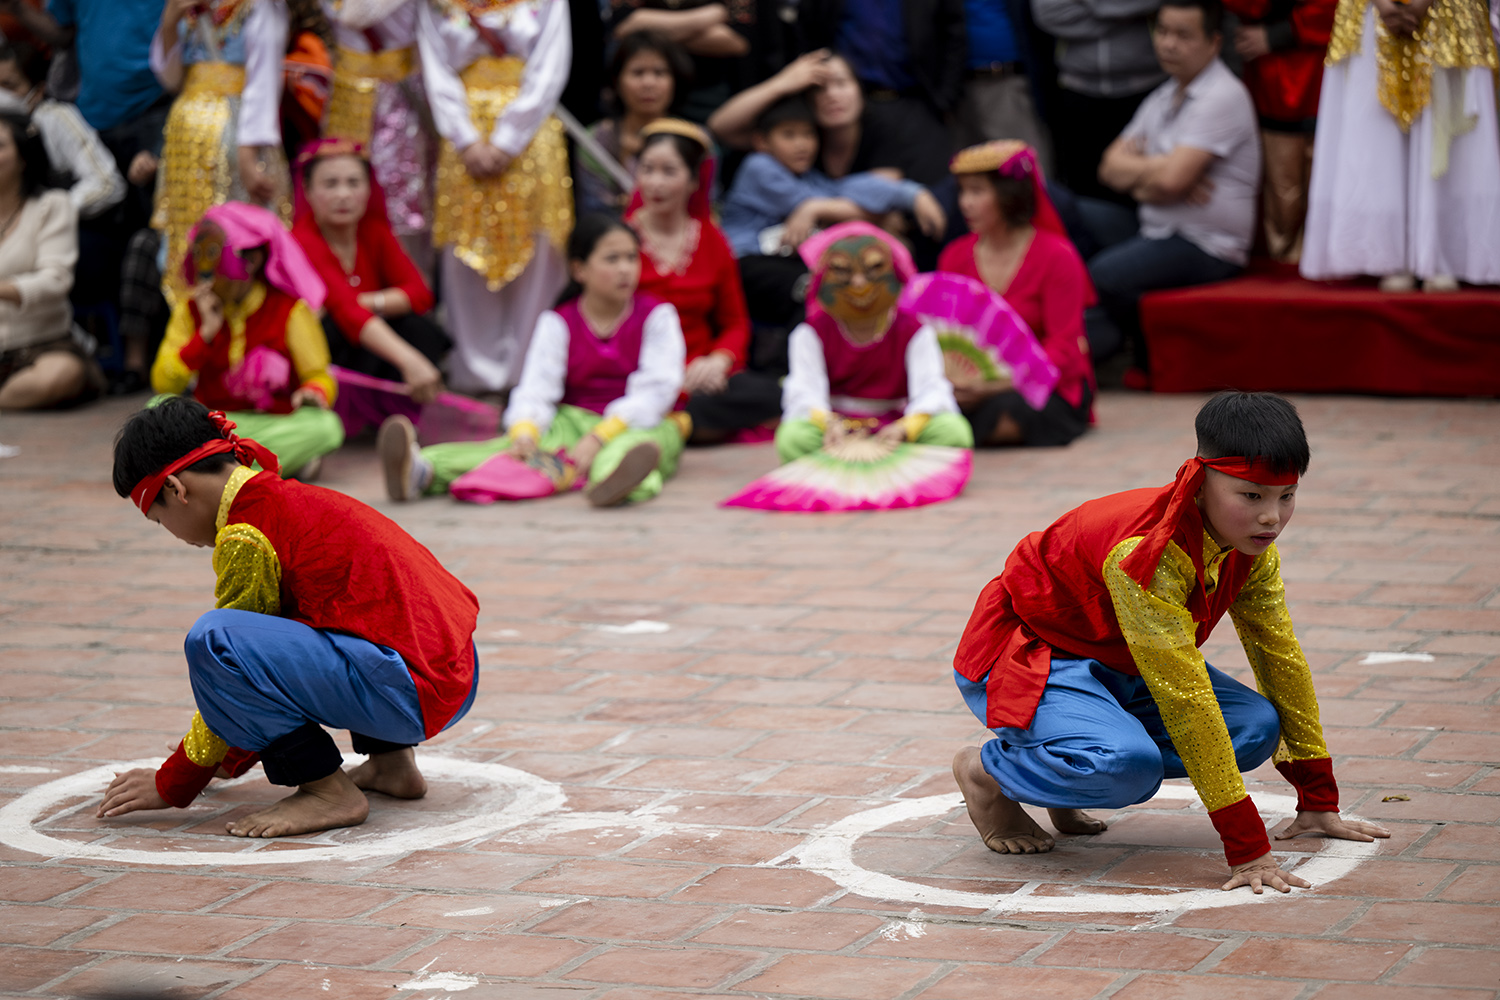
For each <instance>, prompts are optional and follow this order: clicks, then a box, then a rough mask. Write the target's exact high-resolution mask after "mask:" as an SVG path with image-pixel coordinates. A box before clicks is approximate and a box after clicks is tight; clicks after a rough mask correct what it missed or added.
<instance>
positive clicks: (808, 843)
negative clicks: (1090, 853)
mask: <svg viewBox="0 0 1500 1000" xmlns="http://www.w3.org/2000/svg"><path fill="white" fill-rule="evenodd" d="M1156 798H1158V799H1173V800H1179V801H1180V800H1184V799H1186V800H1190V801H1192V802H1194V803H1196V802H1197V800H1198V795H1197V793H1196V792H1194V791H1193V789H1192V787H1191V786H1188V785H1162V786H1161V790H1160V791H1158V792H1157V793H1156ZM963 801H964V799H963V796H962V795H959V794H952V795H930V796H928V797H926V798H921V799H903V800H901V801H899V802H894V803H892V804H891V805H888V806H881V807H879V808H877V809H869V810H866V811H865V812H861V813H855V814H854V815H853V816H849V817H846V818H844V819H842V820H840V821H839V822H837V823H834V824H833V825H832V826H830V827H828V828H827V829H825V830H820V831H819V832H817V833H814V834H812V835H811V836H809V837H808V838H807V840H805V841H804V842H803V843H802V845H801V846H800V847H797V848H795V849H793V850H791V851H789V852H788V856H789V857H791V858H795V859H796V861H797V867H800V868H805V869H807V870H808V871H812V872H817V873H818V874H820V875H825V876H827V877H828V878H831V879H833V880H834V881H835V882H837V883H838V884H839V885H841V886H843V887H844V888H845V889H848V890H849V891H850V892H855V893H858V894H859V895H861V896H868V897H870V898H871V899H888V900H895V901H897V902H908V903H918V904H923V905H928V906H957V907H963V908H966V909H982V910H985V911H986V912H987V913H990V914H1003V913H1015V912H1018V911H1026V912H1029V913H1161V912H1165V911H1168V910H1196V909H1207V908H1210V907H1216V906H1236V905H1239V904H1241V903H1251V902H1260V901H1264V900H1269V899H1272V898H1281V897H1282V894H1281V893H1279V892H1276V891H1274V890H1267V891H1266V892H1265V893H1263V894H1262V895H1259V896H1257V895H1256V894H1255V893H1253V892H1251V891H1250V890H1249V889H1238V890H1235V891H1233V892H1224V891H1223V890H1221V889H1218V888H1213V889H1187V890H1183V891H1181V892H1165V893H1162V892H1140V893H1130V892H1125V893H1122V892H1120V891H1119V890H1118V889H1117V888H1116V889H1115V891H1113V892H1088V891H1084V890H1082V889H1080V890H1077V891H1074V892H1072V893H1071V894H1069V895H1066V896H1037V895H1033V892H1034V890H1035V889H1036V888H1038V887H1039V886H1040V885H1041V884H1042V880H1038V881H1035V882H1028V883H1027V884H1026V885H1024V886H1022V887H1021V888H1020V889H1018V890H1016V891H1015V892H1012V893H1007V894H1003V895H1002V894H995V895H990V894H988V893H982V892H967V891H964V890H959V889H943V888H938V887H935V886H928V885H921V884H919V883H916V882H907V881H905V880H903V879H899V878H896V877H895V876H892V875H882V874H880V873H879V872H872V871H870V870H869V869H867V868H863V867H861V866H860V865H859V864H857V863H856V862H855V860H854V844H855V842H856V841H858V840H859V838H860V837H862V836H864V835H865V834H867V833H871V832H873V831H875V830H879V829H882V828H884V827H887V826H890V825H891V824H893V823H900V822H902V821H903V820H911V819H925V818H928V817H932V816H941V815H943V814H944V813H947V812H949V811H951V810H953V809H955V808H958V807H962V805H963ZM1255 802H1256V805H1257V807H1258V808H1259V809H1260V810H1261V812H1262V814H1263V815H1265V814H1273V815H1274V814H1285V813H1295V812H1296V809H1297V800H1296V799H1295V798H1292V797H1291V796H1287V795H1271V794H1267V793H1264V792H1258V793H1256V795H1255ZM1198 808H1199V809H1200V810H1201V808H1202V807H1201V806H1199V807H1198ZM1345 818H1346V819H1357V818H1358V817H1355V816H1353V815H1351V814H1346V816H1345ZM1270 825H1271V823H1270V822H1269V818H1268V822H1267V827H1269V826H1270ZM1319 843H1320V844H1321V849H1320V850H1319V851H1318V852H1317V853H1316V854H1314V855H1312V856H1311V857H1310V858H1309V859H1308V860H1306V861H1304V862H1303V863H1302V864H1300V865H1298V866H1297V868H1296V873H1297V874H1298V875H1300V876H1301V877H1302V878H1305V879H1307V880H1308V881H1309V882H1311V883H1313V885H1314V886H1318V885H1324V884H1327V883H1329V882H1332V881H1334V880H1335V879H1340V878H1343V877H1344V876H1345V875H1348V874H1349V873H1350V872H1352V871H1353V870H1354V869H1355V868H1357V867H1359V865H1360V864H1361V863H1362V862H1364V861H1365V860H1366V859H1368V858H1371V857H1373V856H1374V855H1375V853H1376V852H1377V851H1378V850H1379V847H1378V845H1377V843H1374V842H1369V843H1366V842H1359V841H1353V840H1327V841H1321V842H1319ZM1273 849H1274V848H1273ZM1292 853H1295V852H1292ZM1111 888H1114V887H1111ZM1292 891H1293V893H1294V894H1295V893H1296V892H1298V891H1300V890H1297V889H1293V890H1292Z"/></svg>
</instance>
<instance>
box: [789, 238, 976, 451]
mask: <svg viewBox="0 0 1500 1000" xmlns="http://www.w3.org/2000/svg"><path fill="white" fill-rule="evenodd" d="M803 255H804V257H805V258H806V260H807V261H808V264H809V266H810V267H811V268H812V272H813V278H812V282H811V284H810V285H809V287H808V295H807V301H808V315H807V322H805V323H802V324H800V325H798V327H797V328H796V329H795V330H793V331H792V336H791V341H790V346H789V356H790V360H791V372H790V374H788V375H787V377H786V382H785V384H784V385H783V389H782V417H781V426H780V427H779V428H777V431H776V452H777V454H778V455H779V456H780V457H781V460H782V461H783V462H790V461H792V460H793V459H797V458H801V457H802V456H803V455H808V454H811V453H812V452H814V451H817V450H818V449H819V448H821V447H823V446H824V445H825V444H831V443H833V441H834V440H835V439H837V438H841V437H843V436H844V434H845V433H846V432H847V425H846V423H845V421H846V419H852V420H854V421H856V422H862V421H868V420H874V421H876V422H879V423H881V424H882V425H883V426H882V427H881V429H880V430H879V431H878V432H877V436H878V437H882V438H885V439H887V440H894V441H896V442H900V441H911V442H916V443H918V444H936V445H948V446H950V447H957V448H972V447H974V435H973V433H972V432H971V431H970V430H969V424H968V421H966V420H964V418H963V416H962V415H961V414H960V413H959V411H958V404H957V403H956V402H955V401H954V398H953V386H952V384H951V383H949V381H948V379H947V377H946V376H945V375H944V374H943V352H942V349H941V348H940V347H939V346H938V340H937V333H936V332H935V331H934V330H933V329H932V327H930V326H927V325H925V324H923V322H922V321H921V320H920V319H918V318H917V317H916V316H915V315H914V314H913V313H910V312H907V311H906V310H904V309H901V308H900V307H899V306H897V304H896V300H897V298H898V297H899V296H900V294H901V288H902V286H903V285H904V284H905V283H906V282H907V280H908V279H910V278H911V276H912V275H913V274H915V273H916V268H915V266H914V265H913V264H912V260H911V256H910V254H908V253H907V251H906V248H905V247H904V246H902V245H901V244H900V243H898V242H897V241H896V240H895V239H893V238H892V237H891V236H890V235H888V234H887V233H885V232H883V231H882V230H880V229H877V228H876V227H875V226H872V225H870V224H869V223H866V222H845V223H842V224H840V225H837V226H834V227H833V228H832V229H828V230H825V231H824V232H822V233H819V234H818V235H817V236H816V237H815V238H814V239H811V240H809V241H807V243H805V244H804V245H803Z"/></svg>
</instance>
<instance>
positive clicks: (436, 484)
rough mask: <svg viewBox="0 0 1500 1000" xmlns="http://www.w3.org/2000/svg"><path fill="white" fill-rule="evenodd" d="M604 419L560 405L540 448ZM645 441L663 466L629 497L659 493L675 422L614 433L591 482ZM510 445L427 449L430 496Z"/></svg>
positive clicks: (673, 465)
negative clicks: (654, 448)
mask: <svg viewBox="0 0 1500 1000" xmlns="http://www.w3.org/2000/svg"><path fill="white" fill-rule="evenodd" d="M603 419H604V418H603V417H601V416H600V415H599V414H597V413H593V412H591V411H589V410H583V409H579V408H578V407H576V406H568V405H566V404H564V405H562V406H559V407H558V408H557V415H556V416H554V417H553V418H552V426H551V427H548V428H547V433H545V434H543V435H542V440H541V441H540V442H538V444H537V447H538V448H540V449H541V450H542V451H548V452H557V451H562V450H564V449H567V448H571V447H573V446H574V445H575V444H577V443H578V442H579V441H582V440H583V439H584V437H586V436H587V435H588V433H589V432H590V431H592V430H593V429H594V428H595V427H596V426H597V425H598V424H599V422H600V421H601V420H603ZM965 426H968V425H967V424H965ZM642 441H655V442H656V445H657V447H658V448H660V449H661V462H660V464H658V465H657V467H656V470H655V471H654V472H652V473H651V474H650V475H649V476H647V477H646V478H645V479H644V480H643V481H642V482H641V485H639V486H637V487H636V488H635V489H634V490H632V491H631V492H630V496H629V498H628V499H629V500H630V502H632V503H639V502H641V501H642V500H650V499H651V498H652V497H654V496H656V495H657V494H658V493H660V492H661V489H662V485H663V484H664V483H665V482H666V481H667V479H669V478H670V477H671V476H672V474H673V473H675V472H676V471H677V459H678V457H679V456H681V455H682V432H681V430H679V429H678V426H677V423H676V421H674V420H670V419H668V420H663V421H662V422H661V423H659V424H657V425H656V426H655V427H652V428H649V429H647V430H637V429H636V428H633V427H632V428H631V429H629V430H627V431H625V432H623V433H621V434H618V435H616V436H615V438H614V439H613V440H612V441H610V442H609V443H608V444H606V445H605V446H604V447H603V448H600V449H599V454H598V455H596V456H595V457H594V464H593V465H591V466H590V467H589V482H590V483H596V482H598V481H599V480H601V479H603V478H604V477H605V476H607V475H609V474H610V473H611V472H614V471H615V469H616V468H617V467H618V466H619V464H620V460H621V459H622V458H624V457H625V453H626V452H628V451H629V450H630V449H631V448H633V447H635V446H636V445H638V444H640V443H641V442H642ZM509 447H510V435H509V434H506V435H503V436H501V437H497V438H490V439H489V440H488V441H454V442H451V443H449V444H435V445H430V446H429V447H426V448H423V449H422V457H423V458H425V459H426V460H427V461H429V462H431V463H432V482H430V483H429V484H428V485H427V490H426V492H427V494H429V495H431V494H435V493H445V492H447V490H448V487H449V486H450V485H451V484H452V483H453V480H455V479H457V478H458V477H459V476H461V475H463V474H464V473H465V472H468V471H469V470H470V469H474V468H477V467H478V466H480V465H483V464H484V462H485V460H487V459H489V458H490V457H492V456H494V455H498V454H500V452H502V451H504V450H505V449H507V448H509Z"/></svg>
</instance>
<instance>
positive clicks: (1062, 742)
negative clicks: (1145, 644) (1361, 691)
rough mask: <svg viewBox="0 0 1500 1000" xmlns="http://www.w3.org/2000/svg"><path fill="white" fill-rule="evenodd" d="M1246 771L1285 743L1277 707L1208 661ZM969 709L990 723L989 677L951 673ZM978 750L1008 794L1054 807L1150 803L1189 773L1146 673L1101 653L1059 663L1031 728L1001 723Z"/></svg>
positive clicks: (1054, 663)
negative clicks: (1118, 665) (1111, 662)
mask: <svg viewBox="0 0 1500 1000" xmlns="http://www.w3.org/2000/svg"><path fill="white" fill-rule="evenodd" d="M1208 676H1209V679H1210V680H1211V681H1212V682H1213V687H1214V697H1215V698H1216V699H1217V700H1218V702H1219V710H1220V711H1221V712H1223V714H1224V724H1225V725H1226V726H1227V727H1228V729H1229V739H1230V742H1231V743H1232V744H1233V745H1234V756H1235V762H1236V763H1237V764H1238V765H1239V769H1240V770H1241V771H1251V770H1254V769H1255V768H1257V767H1259V766H1260V765H1261V764H1263V763H1265V762H1266V761H1267V760H1268V759H1269V758H1270V756H1271V754H1272V753H1274V752H1275V750H1276V745H1277V744H1278V743H1279V742H1280V741H1281V718H1280V716H1278V715H1277V714H1276V707H1275V706H1274V705H1272V704H1271V703H1270V701H1268V700H1267V699H1266V698H1265V697H1264V696H1263V695H1261V694H1260V693H1259V692H1257V691H1254V690H1252V689H1250V688H1248V687H1246V686H1245V685H1243V684H1241V683H1240V682H1239V681H1237V680H1235V679H1234V678H1233V677H1230V676H1229V675H1228V674H1226V673H1224V672H1223V671H1220V670H1215V669H1214V668H1213V667H1209V668H1208ZM953 677H954V680H955V681H957V682H958V689H959V692H960V693H961V694H962V695H963V698H964V702H965V703H966V704H968V706H969V710H970V711H972V712H973V713H974V714H975V715H976V716H978V718H979V721H980V722H984V721H985V719H986V718H987V717H988V715H987V702H988V699H987V697H986V694H985V681H986V680H988V678H982V679H980V680H978V681H971V680H969V679H968V678H967V677H965V676H963V675H962V674H960V673H958V672H957V671H954V673H953ZM994 733H995V739H993V740H990V741H989V742H988V743H986V744H985V745H984V746H983V747H982V748H981V749H980V751H979V756H980V759H981V760H982V761H983V762H984V769H985V771H986V772H988V773H989V775H990V777H992V778H994V779H995V781H996V783H998V784H999V785H1000V790H1001V791H1002V792H1004V793H1005V795H1006V796H1007V797H1008V798H1011V799H1014V800H1015V801H1017V802H1025V803H1028V804H1030V805H1035V806H1046V807H1047V808H1051V809H1118V808H1121V807H1122V806H1128V805H1133V804H1135V803H1137V802H1145V801H1146V800H1147V799H1149V798H1151V797H1152V796H1153V795H1155V794H1156V790H1157V789H1158V788H1159V787H1161V783H1162V779H1163V778H1185V777H1187V769H1186V768H1185V767H1183V764H1182V756H1181V755H1180V754H1179V753H1178V752H1177V748H1176V747H1175V746H1173V744H1172V737H1171V736H1169V735H1168V734H1167V727H1166V725H1165V723H1163V722H1162V718H1161V712H1160V711H1159V710H1158V709H1157V707H1156V700H1155V699H1154V698H1152V697H1151V692H1150V691H1149V690H1148V689H1147V687H1146V682H1145V681H1144V680H1142V679H1141V678H1140V677H1133V676H1131V675H1130V674H1122V673H1120V672H1119V671H1118V670H1111V669H1110V668H1109V667H1106V666H1105V665H1104V664H1102V663H1100V662H1099V661H1097V660H1053V661H1052V673H1051V674H1050V675H1049V676H1048V678H1047V686H1046V688H1045V689H1044V690H1043V691H1042V700H1041V702H1040V703H1039V704H1038V705H1037V709H1036V716H1035V717H1034V718H1033V719H1032V720H1031V727H1030V728H1029V729H1017V728H1014V727H1007V728H1003V729H996V730H994Z"/></svg>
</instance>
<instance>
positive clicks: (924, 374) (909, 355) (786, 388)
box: [781, 323, 958, 420]
mask: <svg viewBox="0 0 1500 1000" xmlns="http://www.w3.org/2000/svg"><path fill="white" fill-rule="evenodd" d="M787 354H788V356H789V361H790V368H791V370H790V372H789V373H788V374H787V377H786V381H784V382H783V383H782V386H781V415H782V419H783V420H806V419H807V418H808V417H810V416H812V414H813V413H817V412H822V413H829V412H832V411H838V412H839V413H847V414H850V415H851V416H872V417H873V416H878V415H879V414H882V413H889V412H890V411H891V410H897V409H899V410H901V411H902V413H903V415H905V416H911V415H912V414H914V413H926V414H933V413H957V412H958V403H957V401H956V400H954V398H953V384H952V383H951V382H949V381H948V376H947V375H945V374H944V373H943V350H942V348H940V347H939V346H938V339H937V331H935V330H934V329H933V328H932V327H930V326H928V325H927V324H925V323H924V324H922V328H921V329H920V330H918V331H917V332H916V334H915V335H914V336H913V337H912V338H911V342H910V343H908V344H907V345H906V391H907V393H908V396H907V397H906V398H905V399H881V400H871V399H854V398H852V397H849V396H832V397H830V396H829V394H828V365H827V363H826V362H825V361H824V360H823V342H822V341H821V340H819V339H818V334H817V332H816V331H814V330H813V328H812V327H810V326H808V325H807V324H806V323H799V324H798V325H797V328H796V329H795V330H793V331H792V336H791V340H790V342H789V344H788V345H787Z"/></svg>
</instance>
